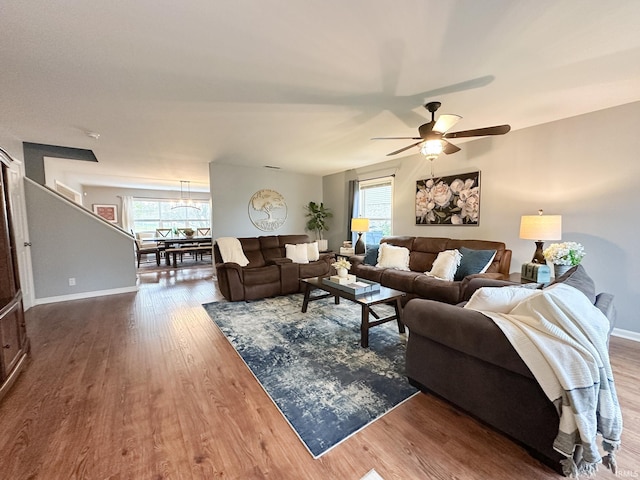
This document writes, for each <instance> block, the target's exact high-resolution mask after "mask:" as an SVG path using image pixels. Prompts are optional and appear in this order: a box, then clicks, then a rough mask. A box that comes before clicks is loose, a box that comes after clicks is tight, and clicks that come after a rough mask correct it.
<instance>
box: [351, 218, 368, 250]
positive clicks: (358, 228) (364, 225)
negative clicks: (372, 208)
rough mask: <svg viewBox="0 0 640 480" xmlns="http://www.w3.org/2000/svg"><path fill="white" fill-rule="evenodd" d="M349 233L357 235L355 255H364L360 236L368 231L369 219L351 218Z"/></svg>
mask: <svg viewBox="0 0 640 480" xmlns="http://www.w3.org/2000/svg"><path fill="white" fill-rule="evenodd" d="M351 231H352V232H356V233H357V234H358V241H357V242H356V248H355V253H356V255H358V254H360V253H364V251H365V248H364V242H363V241H362V234H363V233H364V232H368V231H369V219H368V218H352V219H351Z"/></svg>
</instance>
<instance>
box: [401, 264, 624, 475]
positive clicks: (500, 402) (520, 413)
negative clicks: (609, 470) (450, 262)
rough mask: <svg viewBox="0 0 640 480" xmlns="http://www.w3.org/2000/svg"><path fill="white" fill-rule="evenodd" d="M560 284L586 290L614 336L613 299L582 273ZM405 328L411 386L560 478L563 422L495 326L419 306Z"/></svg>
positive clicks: (464, 313)
mask: <svg viewBox="0 0 640 480" xmlns="http://www.w3.org/2000/svg"><path fill="white" fill-rule="evenodd" d="M556 282H565V283H567V284H568V285H571V286H572V287H575V288H577V289H579V290H580V291H582V292H583V293H584V294H585V295H586V296H587V298H589V299H590V300H591V302H592V303H593V304H594V305H595V306H596V307H598V308H599V309H600V310H601V311H602V312H603V313H604V314H605V315H606V317H607V318H608V319H609V322H610V324H611V328H610V330H609V333H611V330H612V329H613V326H614V324H615V317H616V311H615V307H614V304H613V295H611V294H608V293H600V294H598V295H596V290H595V285H594V283H593V280H591V278H590V277H589V276H588V275H587V273H586V272H585V270H584V269H583V268H582V267H581V266H577V267H574V268H573V269H571V270H569V272H567V273H566V274H565V275H563V276H562V277H560V278H559V279H557V280H556ZM507 284H509V285H513V283H508V282H503V281H497V280H490V279H482V278H475V279H473V280H471V281H470V282H469V284H468V288H467V289H466V290H465V294H464V297H463V299H464V300H468V299H469V298H470V297H471V295H472V294H473V292H474V291H475V290H476V289H478V288H480V287H485V286H488V287H501V286H504V285H507ZM403 322H404V324H405V325H406V326H407V327H408V329H409V338H408V341H407V358H406V369H407V371H406V373H407V377H408V378H409V382H410V383H411V384H413V385H414V386H416V387H418V388H419V389H421V390H422V391H424V392H425V393H435V394H437V395H438V396H440V397H442V398H444V399H445V400H447V401H449V402H451V403H453V404H455V405H457V406H458V407H460V408H461V409H462V410H464V411H466V412H467V413H469V414H471V415H472V416H474V417H475V418H477V419H479V420H481V421H483V422H485V423H487V424H489V425H490V426H492V427H494V428H495V429H497V430H499V431H500V432H503V433H505V434H507V435H508V436H509V437H511V438H512V439H514V440H516V441H517V442H518V443H520V444H521V445H523V446H524V447H525V448H526V450H527V451H528V452H529V453H530V454H531V455H532V456H533V457H535V458H537V459H538V460H540V461H542V462H543V463H545V464H547V465H548V466H550V467H551V468H553V469H554V470H556V471H557V472H559V473H562V466H561V465H560V460H562V459H563V458H564V457H563V456H562V455H561V454H559V453H558V452H556V451H555V450H554V449H553V441H554V439H555V437H556V435H557V434H558V423H559V416H558V412H557V409H556V406H555V405H554V404H553V403H552V402H551V401H550V400H549V399H548V398H547V396H546V395H545V394H544V392H543V390H542V388H541V387H540V385H539V384H538V382H537V381H536V379H535V378H534V376H533V374H532V373H531V371H530V370H529V368H528V367H527V366H526V365H525V363H524V361H523V360H522V359H521V358H520V356H519V355H518V354H517V353H516V351H515V349H514V348H513V347H512V346H511V343H510V342H509V341H508V340H507V338H506V337H505V336H504V334H503V333H502V330H500V328H499V327H498V326H497V325H496V324H495V323H494V322H493V320H491V319H490V318H489V317H487V316H485V315H483V314H482V313H480V312H478V311H475V310H470V309H465V308H461V307H460V306H456V305H447V304H444V303H441V302H434V301H431V300H424V299H414V300H412V301H410V302H409V303H408V304H407V305H406V307H405V308H404V311H403Z"/></svg>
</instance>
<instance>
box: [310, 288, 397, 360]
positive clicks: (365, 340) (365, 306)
mask: <svg viewBox="0 0 640 480" xmlns="http://www.w3.org/2000/svg"><path fill="white" fill-rule="evenodd" d="M322 278H323V277H314V278H303V279H301V280H300V281H301V282H302V283H303V284H304V286H305V289H304V301H303V302H302V313H306V311H307V307H308V306H309V302H313V301H315V300H320V299H322V298H328V297H334V298H335V303H336V305H337V304H339V303H340V299H341V298H345V299H347V300H350V301H352V302H355V303H357V304H359V305H360V306H361V307H362V315H361V321H360V345H362V347H363V348H366V347H368V346H369V329H370V328H371V327H375V326H376V325H380V324H382V323H386V322H390V321H392V320H396V321H397V322H398V331H399V332H400V333H404V331H405V328H404V323H402V305H401V304H400V299H401V298H402V297H404V296H405V295H406V293H405V292H401V291H400V290H394V289H392V288H387V287H383V286H382V285H380V290H378V291H375V292H372V293H364V294H362V295H353V294H352V293H349V292H345V291H344V290H340V289H338V288H334V287H332V286H331V285H327V284H326V283H323V282H322ZM316 289H318V290H323V291H325V292H326V293H324V294H320V295H314V296H311V292H312V291H313V290H316ZM381 303H387V304H392V305H393V307H394V309H395V315H390V316H388V317H384V318H380V317H379V316H378V314H377V313H376V312H374V311H373V310H372V309H371V307H372V306H373V305H379V304H381ZM369 315H371V316H372V317H374V318H375V319H376V320H374V321H369Z"/></svg>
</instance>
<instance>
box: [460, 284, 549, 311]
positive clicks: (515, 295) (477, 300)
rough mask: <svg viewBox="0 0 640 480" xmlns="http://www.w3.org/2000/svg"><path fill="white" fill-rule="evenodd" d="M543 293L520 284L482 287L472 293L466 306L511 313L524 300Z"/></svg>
mask: <svg viewBox="0 0 640 480" xmlns="http://www.w3.org/2000/svg"><path fill="white" fill-rule="evenodd" d="M541 293H542V290H531V289H529V288H521V287H519V286H516V287H481V288H479V289H478V290H476V291H475V292H474V293H473V295H471V298H470V299H469V301H468V302H467V303H466V305H465V306H464V308H470V309H471V310H479V311H481V312H482V311H484V312H495V313H509V312H510V311H511V310H513V309H514V308H515V307H516V306H517V305H518V304H519V303H520V302H522V301H523V300H526V299H527V298H530V297H533V296H535V295H540V294H541Z"/></svg>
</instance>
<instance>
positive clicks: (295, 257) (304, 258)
mask: <svg viewBox="0 0 640 480" xmlns="http://www.w3.org/2000/svg"><path fill="white" fill-rule="evenodd" d="M284 248H285V251H286V257H287V258H288V259H289V260H291V261H292V262H293V263H309V256H308V248H307V244H306V243H299V244H297V245H290V244H286V245H285V246H284Z"/></svg>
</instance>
